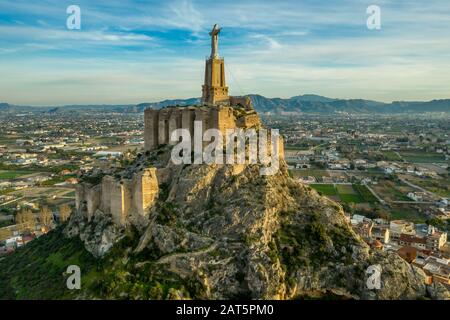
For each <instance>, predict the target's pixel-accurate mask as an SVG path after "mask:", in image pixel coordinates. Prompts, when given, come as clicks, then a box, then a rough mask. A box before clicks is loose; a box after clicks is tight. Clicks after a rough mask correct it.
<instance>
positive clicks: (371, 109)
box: [0, 94, 450, 114]
mask: <svg viewBox="0 0 450 320" xmlns="http://www.w3.org/2000/svg"><path fill="white" fill-rule="evenodd" d="M248 96H249V97H250V99H251V100H252V102H253V105H254V107H255V109H256V111H258V112H272V113H282V112H300V113H342V112H347V113H388V114H389V113H425V112H450V99H441V100H431V101H394V102H391V103H384V102H379V101H373V100H365V99H333V98H327V97H323V96H319V95H313V94H304V95H299V96H294V97H291V98H287V99H283V98H267V97H264V96H261V95H257V94H250V95H248ZM199 103H200V98H189V99H169V100H163V101H159V102H147V103H140V104H137V105H134V104H125V105H64V106H58V107H48V106H40V107H34V106H33V107H32V106H18V105H11V104H8V103H0V111H1V112H4V111H6V112H9V113H24V112H49V113H56V112H58V113H60V112H76V111H83V112H118V113H125V112H126V113H130V112H131V113H140V112H143V111H144V110H145V109H146V108H150V107H151V108H155V109H160V108H163V107H166V106H176V105H179V106H187V105H195V104H199Z"/></svg>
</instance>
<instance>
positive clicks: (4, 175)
mask: <svg viewBox="0 0 450 320" xmlns="http://www.w3.org/2000/svg"><path fill="white" fill-rule="evenodd" d="M26 174H29V172H26V171H13V170H11V171H4V170H2V171H0V180H1V179H3V180H10V179H15V178H18V177H20V176H24V175H26Z"/></svg>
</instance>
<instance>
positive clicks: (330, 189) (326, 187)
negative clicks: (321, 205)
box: [309, 184, 337, 196]
mask: <svg viewBox="0 0 450 320" xmlns="http://www.w3.org/2000/svg"><path fill="white" fill-rule="evenodd" d="M309 186H310V187H311V188H314V189H315V190H316V191H318V192H320V193H321V194H322V195H324V196H336V195H337V192H336V189H335V188H334V185H332V184H310V185H309Z"/></svg>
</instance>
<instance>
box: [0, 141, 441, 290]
mask: <svg viewBox="0 0 450 320" xmlns="http://www.w3.org/2000/svg"><path fill="white" fill-rule="evenodd" d="M169 152H170V147H168V146H162V147H160V148H158V149H157V150H154V151H153V152H150V153H147V154H141V155H139V156H138V157H137V158H136V160H135V161H134V162H133V163H132V164H130V165H129V166H128V167H127V168H126V170H125V171H124V172H123V173H122V174H130V173H132V172H137V171H139V170H142V169H143V168H145V167H146V166H148V164H149V163H151V165H152V166H156V167H159V168H164V170H165V172H166V173H167V174H168V175H170V176H171V177H172V178H171V179H170V181H171V183H168V184H162V185H160V186H159V188H160V193H159V197H158V199H157V202H156V203H155V205H154V206H153V207H152V209H151V211H150V213H149V219H148V221H147V222H142V221H141V222H138V223H134V224H132V225H127V226H126V227H118V226H117V225H115V224H113V223H112V222H111V217H110V216H107V215H104V214H102V212H100V211H98V210H97V212H96V213H95V215H94V216H93V217H92V219H91V220H90V221H88V220H87V218H86V215H85V214H84V213H83V212H77V213H75V214H73V215H72V217H71V219H70V221H69V223H68V224H66V225H63V226H62V227H60V228H59V229H57V230H56V231H53V232H50V233H49V234H48V235H46V236H43V237H42V238H40V239H39V240H37V241H35V242H32V243H31V244H30V245H29V246H27V247H25V248H22V249H19V250H18V252H17V253H15V254H13V255H12V256H9V257H7V258H5V259H4V260H2V261H0V268H1V269H2V270H4V272H2V273H1V275H0V287H1V288H2V289H1V291H0V296H1V297H2V298H6V297H7V298H37V297H46V298H50V299H60V298H89V299H94V298H95V299H96V298H100V299H185V298H195V299H228V298H252V299H302V298H311V297H314V298H328V297H334V298H338V299H419V298H427V297H428V298H440V299H443V298H448V292H446V291H445V289H443V287H441V286H440V285H439V284H436V285H434V286H427V285H425V283H424V277H425V276H424V274H423V272H422V271H421V270H420V269H417V268H415V267H412V266H410V265H409V264H408V263H407V262H405V261H404V260H403V259H401V258H400V257H399V256H398V255H397V254H396V253H386V252H381V251H377V250H372V249H371V248H370V247H368V246H367V245H366V244H365V242H364V241H363V240H362V239H361V238H360V237H359V236H358V235H357V234H356V233H354V232H353V231H352V229H351V228H350V226H349V225H348V224H347V222H346V221H345V217H344V213H343V210H342V208H341V207H340V206H339V205H338V204H336V203H334V202H332V201H331V200H328V199H327V198H325V197H322V196H320V195H319V194H318V193H317V192H316V191H314V190H312V189H311V188H309V187H307V186H305V185H303V184H301V183H299V182H297V181H294V180H293V179H291V178H290V177H289V174H288V172H287V167H286V164H285V163H284V161H282V163H281V165H282V166H281V169H280V171H279V172H278V173H277V174H275V175H272V176H261V175H260V174H259V165H178V166H175V165H173V164H171V163H170V162H168V161H167V159H168V153H169ZM91 182H92V183H94V182H93V181H92V180H91ZM105 248H106V249H105ZM35 259H37V261H35ZM38 262H39V263H38ZM67 264H77V265H80V267H81V270H82V274H83V276H82V289H81V291H75V292H74V291H69V290H65V289H64V285H65V278H64V276H63V274H64V271H65V268H66V267H67ZM375 264H378V265H380V266H381V267H382V270H383V271H382V278H381V279H382V287H381V289H380V290H369V289H368V288H367V286H366V279H367V274H366V269H367V268H368V267H369V266H370V265H375Z"/></svg>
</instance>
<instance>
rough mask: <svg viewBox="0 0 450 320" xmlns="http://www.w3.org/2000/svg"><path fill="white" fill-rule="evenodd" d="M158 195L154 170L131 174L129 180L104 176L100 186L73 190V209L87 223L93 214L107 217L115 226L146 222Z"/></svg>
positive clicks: (88, 186) (83, 186)
mask: <svg viewBox="0 0 450 320" xmlns="http://www.w3.org/2000/svg"><path fill="white" fill-rule="evenodd" d="M158 194H159V187H158V178H157V174H156V168H147V169H144V170H143V171H141V172H138V173H135V174H134V175H133V177H132V179H120V180H118V179H115V178H114V177H112V176H105V177H103V179H102V183H101V184H98V185H96V186H92V185H90V184H87V183H82V184H79V185H78V186H77V189H76V208H77V210H78V211H79V212H83V214H85V215H86V218H87V219H88V220H89V221H90V220H91V219H92V216H93V215H94V213H95V212H96V211H97V210H100V211H102V212H103V213H104V214H110V215H111V216H112V219H113V221H114V223H115V224H117V225H120V226H125V225H127V224H129V223H132V222H131V221H138V220H142V219H146V218H148V214H149V209H150V208H151V206H152V205H153V204H154V202H155V201H156V199H157V197H158Z"/></svg>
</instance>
